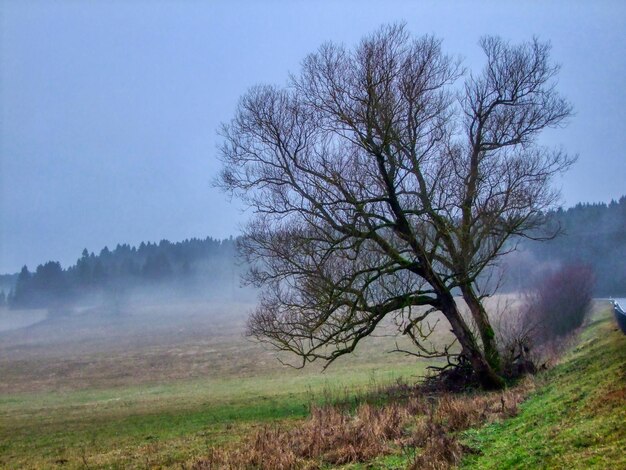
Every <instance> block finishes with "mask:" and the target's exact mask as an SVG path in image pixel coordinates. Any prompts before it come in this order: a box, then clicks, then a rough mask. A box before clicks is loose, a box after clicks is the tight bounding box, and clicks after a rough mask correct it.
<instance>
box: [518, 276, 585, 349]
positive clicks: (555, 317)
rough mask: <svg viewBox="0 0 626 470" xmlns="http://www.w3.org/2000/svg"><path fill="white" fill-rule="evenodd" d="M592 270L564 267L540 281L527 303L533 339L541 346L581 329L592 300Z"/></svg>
mask: <svg viewBox="0 0 626 470" xmlns="http://www.w3.org/2000/svg"><path fill="white" fill-rule="evenodd" d="M593 287H594V275H593V271H592V269H591V267H589V266H587V265H582V264H570V265H565V266H563V267H561V268H560V269H558V270H557V271H554V272H552V273H550V274H548V275H547V276H545V277H544V278H542V279H540V280H539V282H538V283H537V285H536V286H535V288H534V290H533V293H532V294H531V296H530V298H529V302H528V303H527V309H528V312H527V315H528V321H530V322H531V323H532V324H534V325H536V328H535V334H534V340H535V341H536V342H537V344H544V343H547V342H549V341H551V340H555V339H558V338H560V337H563V336H566V335H568V334H569V333H571V332H573V331H574V330H576V329H577V328H579V327H581V326H582V324H583V321H584V320H585V315H586V313H587V311H588V310H589V307H590V306H591V301H592V298H593Z"/></svg>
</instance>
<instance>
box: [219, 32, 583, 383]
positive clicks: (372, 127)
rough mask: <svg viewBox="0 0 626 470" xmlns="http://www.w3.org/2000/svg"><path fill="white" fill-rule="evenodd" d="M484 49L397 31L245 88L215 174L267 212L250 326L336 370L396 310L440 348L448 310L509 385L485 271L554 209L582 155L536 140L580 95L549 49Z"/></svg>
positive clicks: (470, 345) (258, 234) (477, 363)
mask: <svg viewBox="0 0 626 470" xmlns="http://www.w3.org/2000/svg"><path fill="white" fill-rule="evenodd" d="M480 45H481V47H482V49H483V51H484V52H485V55H486V58H487V64H486V66H485V68H484V69H483V70H482V71H481V72H480V73H477V74H468V73H465V71H464V70H463V69H462V68H461V66H460V63H459V61H457V60H455V59H453V58H451V57H450V56H447V55H445V54H444V53H443V52H442V50H441V41H439V40H437V39H435V38H433V37H430V36H425V37H421V38H416V39H413V38H411V37H410V35H409V34H408V33H407V31H406V29H405V28H404V27H403V26H386V27H382V28H381V29H380V30H378V31H377V32H376V33H374V34H372V35H370V36H368V37H366V38H365V39H363V40H362V41H361V42H360V44H359V45H358V46H357V47H356V48H355V49H354V50H347V49H346V48H344V47H342V46H338V45H335V44H332V43H328V44H325V45H323V46H322V47H321V48H320V49H319V50H318V51H317V52H316V53H313V54H311V55H309V56H308V57H307V58H306V59H305V60H304V62H303V64H302V71H301V73H300V74H299V75H297V76H294V77H292V78H291V80H290V82H289V85H288V86H287V87H285V88H276V87H271V86H257V87H254V88H252V89H251V90H250V91H249V92H248V93H247V94H246V95H244V96H243V98H242V99H241V101H240V104H239V107H238V110H237V112H236V115H235V117H234V119H233V120H232V121H231V122H230V123H228V124H225V125H224V126H223V129H222V135H223V137H224V144H223V147H222V149H221V157H222V160H223V171H222V173H221V176H220V179H219V184H220V185H221V186H222V187H223V188H224V189H225V190H226V191H228V192H230V193H231V194H234V195H236V196H238V197H240V198H241V199H243V201H244V202H245V203H247V204H248V205H249V206H250V207H251V208H253V209H254V212H255V216H254V217H253V218H252V219H251V221H250V222H249V225H248V226H247V228H246V230H245V233H244V237H243V239H242V243H241V248H242V252H243V254H244V256H245V257H246V258H247V260H248V261H249V262H250V263H251V265H252V266H253V268H252V269H251V271H250V273H249V276H248V280H249V281H250V282H252V283H253V284H254V285H256V286H259V287H261V288H262V295H261V300H260V304H259V306H258V308H257V310H256V312H255V313H254V314H253V315H252V316H251V317H250V320H249V325H248V326H249V332H250V334H252V335H254V336H256V337H257V338H259V339H261V340H262V341H267V342H269V343H271V344H272V345H274V346H276V347H277V348H279V349H281V350H284V351H290V352H293V353H295V354H297V355H299V356H300V357H301V359H302V362H301V365H305V364H306V363H307V362H310V361H313V360H317V359H320V360H323V361H326V363H327V364H329V363H331V362H332V361H334V360H335V359H336V358H338V357H340V356H341V355H343V354H347V353H350V352H352V351H353V350H354V349H355V347H356V346H357V344H358V343H359V341H361V340H362V339H363V338H365V337H367V336H368V335H370V334H371V333H372V332H373V331H374V330H375V328H376V326H377V325H378V324H379V323H380V322H381V321H382V320H383V319H384V318H386V317H388V316H393V317H394V318H395V320H396V322H397V323H398V324H399V325H401V326H400V331H401V332H402V333H404V334H407V335H409V336H410V337H411V338H413V339H414V342H415V345H416V346H417V348H418V351H420V352H419V354H421V355H423V356H425V357H438V356H441V355H445V354H448V350H447V349H445V350H443V351H434V350H430V349H428V348H426V347H424V345H423V344H422V342H421V340H420V339H421V336H420V333H421V332H422V331H423V329H422V322H423V321H424V320H425V319H426V318H427V317H428V316H429V315H430V314H431V313H432V312H434V311H440V312H442V313H443V315H444V316H445V317H446V319H447V320H448V322H449V323H450V327H451V330H452V332H453V333H454V335H455V337H456V338H457V339H458V342H459V344H460V346H461V353H460V355H461V356H463V358H464V359H465V360H466V361H467V362H469V363H470V364H471V367H472V369H473V371H474V372H475V374H476V376H477V377H478V378H479V379H480V381H481V383H482V385H483V386H484V387H487V388H498V387H501V386H502V385H503V380H502V378H501V367H502V366H501V363H500V357H499V353H498V347H497V344H496V338H495V335H494V331H493V328H492V327H491V323H490V320H489V318H488V316H487V314H486V311H485V309H484V306H483V302H482V301H483V298H484V296H485V295H486V293H485V292H483V291H481V289H480V287H479V284H478V282H477V278H478V276H479V274H481V273H482V272H483V271H484V270H485V269H487V268H489V267H490V266H492V265H493V264H494V263H495V262H496V261H497V260H498V258H499V256H501V255H502V254H503V253H504V252H505V251H506V250H507V248H505V247H506V246H507V245H505V244H506V242H507V241H508V240H509V239H510V238H511V237H512V236H525V235H527V234H528V233H529V231H531V230H533V229H536V228H537V227H538V226H539V225H540V224H541V222H542V217H541V214H542V213H543V212H544V211H545V210H547V209H549V208H551V207H552V206H553V205H554V203H555V201H556V199H557V196H558V193H557V192H556V191H555V190H553V189H552V188H551V180H552V178H553V176H554V175H555V174H557V173H559V172H561V171H564V170H565V169H567V168H568V166H569V165H570V164H571V163H572V161H573V159H572V158H570V157H568V156H567V155H566V154H564V153H563V152H561V151H558V150H556V151H554V150H551V149H547V148H544V147H542V146H540V145H538V143H537V137H538V135H539V134H540V132H541V131H542V130H543V129H545V128H550V127H558V126H560V125H561V124H563V123H564V120H565V119H566V118H567V117H568V116H569V115H570V114H571V106H570V104H569V103H568V102H567V101H566V100H564V99H563V98H561V97H560V96H559V95H558V93H557V92H556V90H555V86H554V82H553V79H554V77H555V75H556V73H557V71H558V67H557V66H554V65H552V64H551V63H550V61H549V51H550V47H549V45H547V44H543V43H540V42H539V41H537V40H532V41H530V42H528V43H523V44H521V45H510V44H508V43H507V42H505V41H503V40H501V39H499V38H493V37H488V38H484V39H482V40H481V41H480ZM461 79H463V86H462V87H461V88H459V87H458V86H457V85H456V83H457V82H458V81H459V80H461ZM456 292H459V293H460V294H461V295H462V297H463V299H464V301H465V302H466V304H467V305H468V306H469V310H470V312H471V315H470V317H469V318H464V317H463V316H462V315H461V309H460V307H459V304H458V301H457V299H456V298H455V296H454V294H455V293H456ZM474 331H477V332H478V334H477V335H476V334H474Z"/></svg>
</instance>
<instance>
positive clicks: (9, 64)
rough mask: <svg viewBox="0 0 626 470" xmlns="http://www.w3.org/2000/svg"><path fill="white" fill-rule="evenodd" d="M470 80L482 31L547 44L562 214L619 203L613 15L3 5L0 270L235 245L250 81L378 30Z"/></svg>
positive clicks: (546, 9)
mask: <svg viewBox="0 0 626 470" xmlns="http://www.w3.org/2000/svg"><path fill="white" fill-rule="evenodd" d="M392 22H406V24H407V27H408V30H409V31H410V32H411V33H412V34H415V35H422V34H434V35H435V36H437V37H439V38H441V39H443V47H444V50H445V51H446V52H447V53H450V54H455V55H460V56H461V57H463V58H464V64H465V65H466V66H467V67H468V68H470V69H472V68H473V69H475V70H478V69H479V68H480V67H482V65H483V62H482V55H481V54H482V53H481V51H480V49H479V47H478V45H477V43H478V40H479V38H480V37H481V36H483V35H486V34H497V35H500V36H502V37H503V38H504V39H507V40H510V41H512V42H519V41H524V40H528V39H530V38H531V37H533V36H537V37H539V38H540V39H541V40H549V41H550V42H551V43H552V46H553V49H552V57H553V59H554V60H555V61H556V62H558V63H560V64H561V66H562V68H561V72H560V75H559V84H558V89H559V90H560V91H561V92H562V94H563V95H565V96H566V97H567V98H568V99H569V100H570V101H571V102H572V103H573V105H574V108H575V112H576V113H575V116H574V117H573V118H572V119H571V122H570V124H569V125H568V127H567V128H565V129H561V130H558V131H550V132H549V133H548V134H547V135H546V136H545V137H544V141H545V143H548V144H550V145H560V146H563V148H565V149H566V150H567V151H568V152H569V153H572V154H578V155H579V159H578V162H577V164H576V165H575V166H574V167H573V168H572V169H571V170H570V171H569V172H568V173H567V175H565V176H564V177H563V178H562V179H561V180H559V181H558V185H559V187H560V188H561V190H562V194H563V199H562V204H563V205H564V206H565V207H568V206H571V205H574V204H576V203H577V202H581V201H583V202H608V201H610V200H611V199H617V198H619V197H620V196H621V195H623V194H626V187H625V185H624V182H625V181H626V154H625V152H626V150H625V149H626V132H625V131H626V86H625V85H626V54H625V53H624V51H626V2H623V1H615V2H608V1H606V2H603V1H595V2H587V1H581V2H576V1H552V2H538V1H537V2H535V1H533V2H523V1H516V2H456V1H436V2H420V1H384V2H383V1H379V2H368V1H362V0H361V1H342V2H339V1H297V0H296V1H263V2H261V1H249V2H243V1H242V2H237V1H202V2H201V1H182V0H181V1H159V0H155V1H133V0H127V1H112V0H111V1H90V2H81V1H78V0H74V1H52V0H48V1H41V2H36V1H28V0H15V1H8V0H0V273H9V272H16V271H18V270H19V269H20V268H21V266H23V265H24V264H26V265H28V266H29V268H31V270H32V269H34V268H35V267H36V266H37V265H38V264H40V263H43V262H45V261H47V260H58V261H60V262H61V264H62V265H63V266H64V267H67V266H68V265H71V264H73V263H74V262H75V261H76V259H77V258H78V257H79V256H80V253H81V251H82V250H83V248H87V249H88V250H90V251H95V252H96V253H98V252H99V251H100V249H102V248H103V247H104V246H105V245H106V246H108V247H109V248H113V247H115V246H116V245H117V244H118V243H130V244H131V245H137V244H139V243H140V242H141V241H159V240H161V239H168V240H171V241H180V240H183V239H186V238H191V237H202V238H204V237H206V236H212V237H215V238H226V237H228V236H231V235H237V234H238V233H239V230H240V226H241V224H242V223H243V221H245V218H246V213H245V212H244V211H242V208H241V207H240V206H239V205H238V204H237V202H236V201H229V200H228V197H227V196H226V195H225V194H223V193H221V192H220V191H219V190H218V189H216V188H214V187H212V185H211V182H212V180H213V179H214V178H215V176H216V174H217V173H218V171H219V169H220V164H219V160H218V151H217V148H218V145H219V143H220V138H219V136H218V134H217V130H218V128H219V126H220V123H222V122H226V121H228V120H230V119H231V118H232V117H233V115H234V111H235V108H236V105H237V102H238V99H239V97H240V96H241V95H242V94H243V93H245V91H246V90H247V89H248V88H249V87H251V86H253V85H255V84H259V83H270V84H277V85H283V84H285V83H286V81H287V78H288V75H289V73H290V72H292V73H293V72H297V71H298V69H299V64H300V62H301V61H302V59H303V58H304V57H305V56H306V55H307V54H308V53H310V52H313V51H315V50H316V49H317V48H318V47H319V46H320V45H321V44H322V43H323V42H325V41H329V40H332V41H334V42H338V43H343V44H345V45H347V46H350V45H353V44H355V43H357V42H358V41H359V39H361V38H362V37H363V36H364V35H366V34H368V33H370V32H372V31H374V30H376V29H377V28H378V27H379V26H380V25H382V24H384V23H392Z"/></svg>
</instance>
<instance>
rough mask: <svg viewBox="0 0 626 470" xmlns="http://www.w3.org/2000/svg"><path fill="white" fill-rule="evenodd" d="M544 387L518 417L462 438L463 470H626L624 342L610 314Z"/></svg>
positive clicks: (550, 375)
mask: <svg viewBox="0 0 626 470" xmlns="http://www.w3.org/2000/svg"><path fill="white" fill-rule="evenodd" d="M542 382H544V383H545V384H544V385H543V386H542V387H540V388H539V389H538V391H537V392H535V393H534V394H533V395H531V397H530V398H529V399H528V400H527V401H526V402H524V403H523V404H522V405H521V407H520V410H521V411H520V413H519V415H517V416H516V417H514V418H511V419H509V420H506V421H504V422H502V423H497V424H492V425H490V426H486V427H484V428H482V429H478V430H472V431H467V432H466V433H465V442H464V443H465V444H466V445H468V446H469V447H470V448H472V449H474V452H475V454H474V455H471V456H470V457H468V458H466V460H465V461H464V463H463V466H462V468H466V469H474V468H480V469H509V468H510V469H513V468H536V469H539V468H569V469H573V468H578V469H591V468H597V469H608V468H626V452H624V446H625V445H626V426H624V423H626V336H624V335H623V334H622V333H621V332H620V331H619V330H618V329H617V327H616V324H615V321H614V319H613V318H612V315H611V312H610V310H609V309H603V310H602V311H601V312H599V313H598V314H596V315H595V316H594V317H593V319H592V322H591V324H590V325H589V327H588V328H586V329H585V330H584V331H583V333H582V334H581V337H580V340H579V342H578V344H577V346H576V347H575V348H574V349H573V350H572V351H571V352H570V353H569V354H567V355H566V356H565V357H564V358H563V360H562V362H561V363H560V364H559V365H558V366H557V367H555V368H554V369H552V370H551V371H549V372H548V373H547V374H546V375H545V376H544V377H543V378H542Z"/></svg>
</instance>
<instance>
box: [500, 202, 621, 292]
mask: <svg viewBox="0 0 626 470" xmlns="http://www.w3.org/2000/svg"><path fill="white" fill-rule="evenodd" d="M547 220H548V224H549V225H550V226H552V227H559V228H560V232H561V233H560V234H559V235H558V236H557V237H555V238H554V239H552V240H548V241H545V242H543V243H537V242H533V241H527V240H526V241H524V242H523V243H522V244H521V245H520V248H521V249H522V254H523V253H524V252H525V253H527V254H529V255H530V256H523V255H522V256H516V255H515V254H514V255H513V256H512V257H511V258H510V259H509V260H508V261H507V264H508V266H507V273H506V277H505V287H506V290H508V291H514V290H520V289H521V290H523V289H524V288H526V287H528V286H529V283H532V282H533V277H534V276H533V273H536V272H537V267H538V265H541V264H543V265H545V266H546V267H547V268H548V269H549V266H557V265H584V266H588V267H589V268H591V269H592V271H593V273H594V277H595V292H594V294H595V295H596V296H598V297H622V296H624V295H626V269H624V266H625V265H626V196H622V197H620V198H619V199H618V200H617V201H616V200H613V201H611V202H610V203H608V204H605V203H578V204H576V205H575V206H573V207H571V208H569V209H559V210H556V211H554V212H550V213H549V215H548V218H547Z"/></svg>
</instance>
